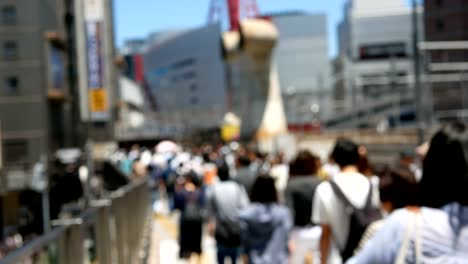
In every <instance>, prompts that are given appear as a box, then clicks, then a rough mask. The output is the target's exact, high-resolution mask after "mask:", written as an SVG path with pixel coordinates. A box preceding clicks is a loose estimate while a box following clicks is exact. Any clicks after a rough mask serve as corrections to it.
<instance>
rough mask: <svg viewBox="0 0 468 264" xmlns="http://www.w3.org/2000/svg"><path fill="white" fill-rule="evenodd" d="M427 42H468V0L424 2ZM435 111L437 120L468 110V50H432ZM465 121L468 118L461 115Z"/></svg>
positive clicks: (429, 57) (427, 0)
mask: <svg viewBox="0 0 468 264" xmlns="http://www.w3.org/2000/svg"><path fill="white" fill-rule="evenodd" d="M424 10H425V12H424V22H425V23H424V24H425V37H426V41H429V42H431V41H467V40H468V23H467V17H468V1H467V0H445V1H444V0H426V1H424ZM427 55H428V56H427V60H428V62H430V63H431V65H430V66H429V70H430V71H431V76H432V78H431V80H432V84H431V88H432V98H433V110H434V114H435V117H436V118H439V119H456V118H459V117H460V113H463V110H466V109H468V85H467V81H466V78H465V77H464V75H465V74H466V71H467V70H468V67H466V65H465V66H463V65H461V66H462V67H460V63H461V64H464V63H467V62H468V50H466V49H464V50H463V49H460V50H447V49H443V48H441V49H439V50H431V51H428V53H427ZM462 116H464V117H465V118H466V115H462Z"/></svg>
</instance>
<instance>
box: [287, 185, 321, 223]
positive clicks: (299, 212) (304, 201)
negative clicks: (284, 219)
mask: <svg viewBox="0 0 468 264" xmlns="http://www.w3.org/2000/svg"><path fill="white" fill-rule="evenodd" d="M320 182H321V180H320V179H319V178H318V177H312V176H296V177H294V178H291V179H290V180H289V182H288V185H287V186H286V190H285V199H286V204H287V206H288V207H289V210H290V211H291V215H292V216H293V218H294V226H295V227H305V226H308V225H312V224H313V223H312V220H311V218H312V212H313V208H312V202H313V199H314V194H315V189H316V188H317V186H318V185H319V184H320Z"/></svg>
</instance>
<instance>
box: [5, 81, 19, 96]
mask: <svg viewBox="0 0 468 264" xmlns="http://www.w3.org/2000/svg"><path fill="white" fill-rule="evenodd" d="M18 86H19V80H18V77H16V76H10V77H8V78H6V79H5V92H6V93H7V94H8V95H14V94H17V93H18Z"/></svg>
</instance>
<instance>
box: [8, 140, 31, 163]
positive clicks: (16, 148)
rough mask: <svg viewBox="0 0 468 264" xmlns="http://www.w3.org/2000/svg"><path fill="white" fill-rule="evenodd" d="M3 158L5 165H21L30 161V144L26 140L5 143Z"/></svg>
mask: <svg viewBox="0 0 468 264" xmlns="http://www.w3.org/2000/svg"><path fill="white" fill-rule="evenodd" d="M3 147H4V152H3V154H4V155H3V156H4V159H5V165H21V164H24V163H25V162H27V160H28V143H27V141H26V140H7V141H4V145H3Z"/></svg>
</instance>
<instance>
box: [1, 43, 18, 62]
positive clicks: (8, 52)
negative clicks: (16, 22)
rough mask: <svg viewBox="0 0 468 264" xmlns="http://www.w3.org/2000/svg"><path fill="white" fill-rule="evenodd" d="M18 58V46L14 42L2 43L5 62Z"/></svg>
mask: <svg viewBox="0 0 468 264" xmlns="http://www.w3.org/2000/svg"><path fill="white" fill-rule="evenodd" d="M17 56H18V44H17V43H16V42H15V41H6V42H5V43H3V57H4V58H5V59H7V60H12V59H16V57H17Z"/></svg>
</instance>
